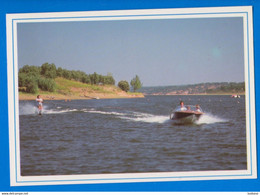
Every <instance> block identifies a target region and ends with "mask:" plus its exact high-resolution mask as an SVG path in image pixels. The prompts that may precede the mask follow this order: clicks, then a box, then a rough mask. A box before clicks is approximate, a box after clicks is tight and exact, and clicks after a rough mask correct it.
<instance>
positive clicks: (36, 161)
mask: <svg viewBox="0 0 260 195" xmlns="http://www.w3.org/2000/svg"><path fill="white" fill-rule="evenodd" d="M180 100H183V101H184V103H185V104H191V105H195V104H200V106H201V107H202V108H203V110H204V112H206V114H205V115H204V116H203V117H202V118H201V119H200V120H199V121H198V122H197V123H196V124H193V125H176V124H173V123H172V121H171V120H170V119H169V115H170V112H171V111H172V110H173V108H174V107H176V106H178V104H179V101H180ZM19 104H20V105H19V108H20V109H19V110H20V113H19V120H20V148H21V173H22V175H26V176H29V175H30V176H31V175H71V174H100V173H139V172H178V171H207V170H242V169H243V170H245V169H247V161H246V122H245V121H246V120H245V116H246V115H245V97H244V96H242V97H241V98H240V99H234V98H230V96H147V97H145V98H138V99H104V100H72V101H70V102H65V101H61V100H60V101H58V100H52V101H45V102H44V111H43V115H42V116H39V115H37V114H36V112H35V111H36V108H35V102H34V101H20V102H19Z"/></svg>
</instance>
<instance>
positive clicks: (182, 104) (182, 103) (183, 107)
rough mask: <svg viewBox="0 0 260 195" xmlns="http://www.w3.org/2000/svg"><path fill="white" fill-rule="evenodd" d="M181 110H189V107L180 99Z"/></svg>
mask: <svg viewBox="0 0 260 195" xmlns="http://www.w3.org/2000/svg"><path fill="white" fill-rule="evenodd" d="M180 105H181V106H180V109H179V110H180V111H186V110H187V108H186V107H185V106H184V102H183V101H180Z"/></svg>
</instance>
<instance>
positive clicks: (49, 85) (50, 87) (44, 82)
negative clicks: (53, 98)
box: [38, 78, 56, 92]
mask: <svg viewBox="0 0 260 195" xmlns="http://www.w3.org/2000/svg"><path fill="white" fill-rule="evenodd" d="M38 86H39V88H40V89H42V90H44V91H50V92H54V91H55V90H56V83H55V81H54V80H53V79H48V78H40V79H39V81H38Z"/></svg>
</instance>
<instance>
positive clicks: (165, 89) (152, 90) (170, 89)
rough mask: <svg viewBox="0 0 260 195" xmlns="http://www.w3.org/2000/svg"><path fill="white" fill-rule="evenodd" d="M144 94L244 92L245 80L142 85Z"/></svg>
mask: <svg viewBox="0 0 260 195" xmlns="http://www.w3.org/2000/svg"><path fill="white" fill-rule="evenodd" d="M139 92H142V93H143V94H145V95H192V94H244V93H245V82H240V83H235V82H220V83H217V82H216V83H200V84H193V85H176V86H159V87H143V88H142V89H141V90H139Z"/></svg>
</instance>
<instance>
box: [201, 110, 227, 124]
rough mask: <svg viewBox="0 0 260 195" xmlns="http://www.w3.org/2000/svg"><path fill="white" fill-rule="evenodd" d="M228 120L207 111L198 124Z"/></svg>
mask: <svg viewBox="0 0 260 195" xmlns="http://www.w3.org/2000/svg"><path fill="white" fill-rule="evenodd" d="M225 122H228V120H227V119H223V118H220V117H218V116H215V115H213V114H210V113H206V114H204V115H202V116H201V117H200V119H199V120H198V121H197V122H196V124H198V125H201V124H213V123H225Z"/></svg>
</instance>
